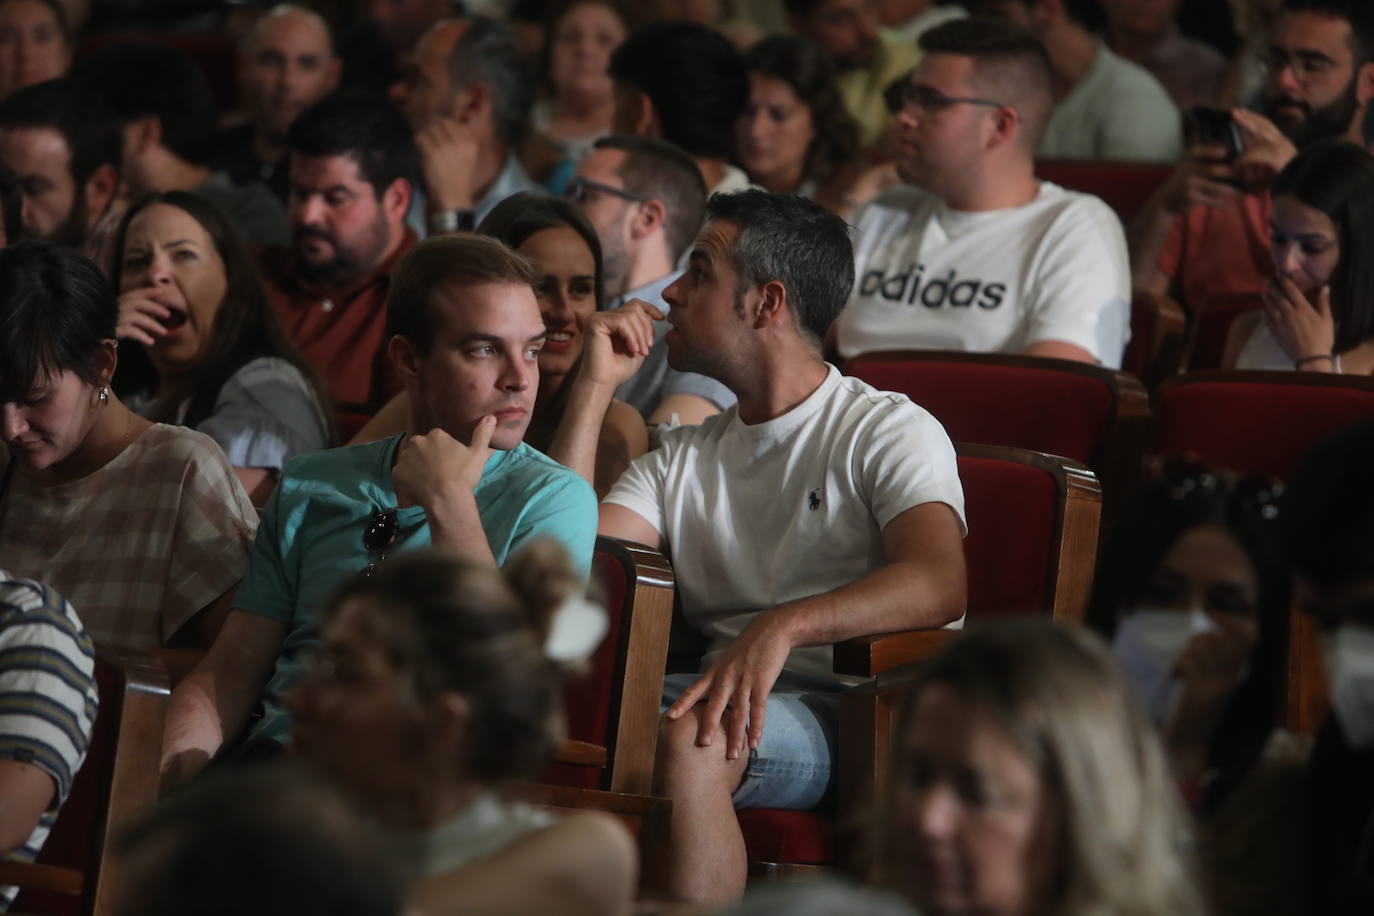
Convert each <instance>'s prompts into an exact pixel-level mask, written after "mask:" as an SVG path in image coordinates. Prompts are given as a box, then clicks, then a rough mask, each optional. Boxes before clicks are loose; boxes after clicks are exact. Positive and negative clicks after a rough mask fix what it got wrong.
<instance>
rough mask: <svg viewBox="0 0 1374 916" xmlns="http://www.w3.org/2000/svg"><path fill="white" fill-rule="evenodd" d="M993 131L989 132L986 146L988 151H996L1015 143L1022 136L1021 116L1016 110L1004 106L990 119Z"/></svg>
mask: <svg viewBox="0 0 1374 916" xmlns="http://www.w3.org/2000/svg"><path fill="white" fill-rule="evenodd" d="M990 124H991V125H992V126H991V130H990V131H989V132H988V138H987V143H986V146H987V148H988V149H995V148H996V147H999V146H1002V145H1004V144H1007V143H1015V142H1016V140H1017V138H1018V137H1020V136H1021V115H1020V114H1018V113H1017V111H1016V109H1015V108H1012V107H1010V106H1008V105H1004V106H1002V107H1001V108H999V109H997V111H996V112H995V113H994V114H993V116H992V118H991V119H990Z"/></svg>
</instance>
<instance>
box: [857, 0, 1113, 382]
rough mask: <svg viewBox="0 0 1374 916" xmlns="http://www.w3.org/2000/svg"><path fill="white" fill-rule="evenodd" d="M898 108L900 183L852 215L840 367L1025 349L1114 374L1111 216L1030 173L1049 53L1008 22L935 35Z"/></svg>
mask: <svg viewBox="0 0 1374 916" xmlns="http://www.w3.org/2000/svg"><path fill="white" fill-rule="evenodd" d="M920 46H921V49H922V50H923V51H924V52H925V56H924V57H922V59H921V62H920V64H918V65H917V67H916V69H915V70H914V71H912V73H911V76H910V77H909V78H907V79H906V80H905V81H903V82H901V83H898V84H895V85H894V90H893V92H892V93H891V98H890V105H891V107H892V109H893V111H894V112H895V113H896V116H897V136H898V139H899V141H900V147H899V150H898V154H897V171H898V174H899V175H900V176H901V178H902V180H903V181H904V182H905V183H906V184H905V186H902V187H897V188H893V189H891V190H889V191H886V192H884V193H883V194H880V195H879V196H878V197H876V198H874V199H873V201H872V202H870V203H869V204H868V205H867V206H865V207H864V208H863V209H861V210H860V211H859V212H858V213H857V214H856V215H855V220H854V221H855V224H856V226H857V228H858V239H857V243H856V245H855V266H856V269H857V270H856V276H855V286H854V292H853V294H852V296H851V297H850V300H849V304H848V305H847V306H846V307H845V310H844V312H843V313H842V314H841V315H840V318H839V321H838V322H837V333H838V344H839V348H840V352H841V353H842V354H843V355H844V356H854V355H856V354H858V353H863V352H865V351H869V350H892V349H941V350H965V351H968V352H984V353H986V352H1002V353H1025V354H1029V355H1032V356H1049V357H1057V358H1060V359H1072V360H1079V361H1081V362H1088V363H1100V364H1102V365H1105V366H1109V367H1112V368H1116V367H1119V366H1120V365H1121V355H1122V351H1123V349H1124V348H1125V345H1126V336H1127V329H1128V327H1129V315H1130V272H1129V268H1128V264H1127V259H1126V243H1125V239H1124V237H1123V235H1122V231H1121V224H1120V222H1119V221H1118V220H1117V218H1116V216H1115V214H1113V213H1112V211H1111V210H1110V209H1109V208H1108V207H1107V205H1106V204H1104V203H1102V201H1100V200H1098V199H1097V198H1095V197H1091V196H1088V195H1085V194H1076V193H1073V192H1070V191H1066V190H1064V189H1063V188H1060V187H1057V186H1055V185H1052V184H1050V183H1048V182H1042V181H1038V180H1037V179H1036V177H1035V169H1034V155H1035V149H1036V146H1037V145H1038V144H1039V142H1040V140H1041V138H1042V136H1043V134H1044V131H1045V126H1046V124H1047V123H1048V122H1049V118H1050V113H1051V110H1052V107H1053V101H1052V100H1053V95H1052V88H1051V76H1050V73H1051V71H1050V63H1049V59H1048V56H1047V55H1046V53H1045V49H1044V46H1043V45H1041V44H1040V42H1039V41H1038V40H1037V39H1036V38H1035V37H1034V36H1033V35H1032V34H1031V33H1030V32H1029V31H1027V30H1026V29H1025V28H1023V27H1022V26H1019V25H1016V24H1015V23H1011V22H1006V21H1002V20H989V19H961V20H956V21H953V22H949V23H946V24H944V25H942V26H939V27H937V28H935V29H932V30H931V31H929V32H927V33H926V34H925V35H924V36H922V38H921V42H920Z"/></svg>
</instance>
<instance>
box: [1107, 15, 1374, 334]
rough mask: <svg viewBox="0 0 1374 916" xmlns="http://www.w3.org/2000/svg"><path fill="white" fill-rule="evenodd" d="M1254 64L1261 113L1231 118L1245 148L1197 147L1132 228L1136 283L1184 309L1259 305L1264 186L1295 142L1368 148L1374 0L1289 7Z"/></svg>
mask: <svg viewBox="0 0 1374 916" xmlns="http://www.w3.org/2000/svg"><path fill="white" fill-rule="evenodd" d="M1261 63H1262V65H1263V68H1264V72H1265V82H1264V94H1263V114H1259V113H1256V112H1253V111H1245V110H1240V109H1237V110H1235V111H1233V112H1232V113H1231V116H1232V118H1233V119H1234V121H1235V123H1236V125H1237V127H1238V129H1239V133H1240V136H1241V140H1242V143H1243V146H1244V149H1243V150H1242V151H1241V152H1240V154H1239V155H1235V154H1234V152H1233V151H1230V150H1228V149H1226V147H1224V146H1221V145H1219V144H1217V143H1215V142H1211V143H1208V142H1199V143H1197V144H1196V145H1194V146H1193V147H1192V148H1191V149H1190V150H1189V151H1188V156H1187V158H1186V159H1185V160H1184V162H1183V163H1182V164H1181V165H1180V166H1179V167H1178V168H1177V169H1176V170H1175V171H1174V173H1173V174H1172V175H1171V176H1170V177H1169V179H1168V180H1167V181H1165V182H1164V184H1163V185H1162V186H1161V187H1160V188H1159V190H1158V191H1157V192H1156V193H1155V194H1154V196H1153V197H1152V198H1151V199H1150V201H1149V203H1148V204H1147V205H1146V206H1145V208H1144V209H1142V211H1141V212H1140V214H1139V215H1138V216H1137V217H1136V219H1135V220H1134V222H1133V224H1132V226H1131V233H1130V242H1131V266H1132V274H1133V278H1134V284H1135V286H1136V288H1137V289H1141V290H1144V291H1146V292H1150V293H1154V294H1156V295H1170V296H1174V297H1175V298H1177V299H1179V300H1180V301H1181V302H1182V303H1183V304H1184V306H1185V307H1186V308H1188V309H1189V310H1190V311H1197V310H1201V309H1205V308H1206V307H1207V305H1208V303H1210V302H1212V301H1214V300H1217V299H1225V298H1235V297H1241V296H1243V297H1254V298H1255V299H1256V300H1257V301H1258V297H1259V295H1260V294H1261V293H1262V292H1263V291H1264V288H1265V286H1266V284H1267V283H1268V281H1269V278H1270V277H1271V276H1272V275H1273V270H1274V268H1273V261H1272V258H1271V255H1270V252H1269V235H1270V225H1269V223H1270V216H1271V204H1270V198H1269V184H1270V183H1271V182H1272V180H1273V178H1274V176H1276V175H1277V174H1278V173H1279V172H1280V171H1281V170H1282V169H1283V167H1284V166H1285V165H1287V164H1288V161H1289V160H1290V159H1292V158H1293V157H1294V156H1295V155H1296V154H1297V150H1298V149H1299V148H1300V147H1305V146H1307V145H1309V144H1311V143H1314V142H1316V141H1319V140H1327V139H1336V138H1343V139H1346V140H1349V141H1351V142H1352V143H1362V142H1363V137H1362V134H1361V127H1362V124H1363V121H1364V116H1365V111H1366V109H1367V107H1368V103H1369V100H1370V98H1371V97H1374V3H1369V2H1367V0H1286V2H1285V3H1284V5H1283V10H1282V12H1281V14H1280V16H1279V19H1278V21H1277V23H1276V25H1275V27H1274V31H1273V34H1272V36H1271V38H1270V45H1269V48H1268V49H1267V50H1266V51H1265V53H1264V54H1263V55H1262V57H1261Z"/></svg>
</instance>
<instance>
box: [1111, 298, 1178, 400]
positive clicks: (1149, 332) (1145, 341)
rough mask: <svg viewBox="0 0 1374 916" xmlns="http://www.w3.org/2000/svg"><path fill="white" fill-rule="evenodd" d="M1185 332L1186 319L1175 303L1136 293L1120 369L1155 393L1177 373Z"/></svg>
mask: <svg viewBox="0 0 1374 916" xmlns="http://www.w3.org/2000/svg"><path fill="white" fill-rule="evenodd" d="M1187 331H1188V316H1187V315H1185V314H1184V312H1183V308H1182V307H1181V306H1180V305H1179V304H1178V303H1177V302H1175V301H1174V300H1172V299H1170V298H1169V297H1168V296H1155V295H1153V294H1151V293H1145V292H1141V291H1140V290H1136V291H1135V292H1134V293H1133V294H1132V295H1131V342H1130V343H1129V344H1127V345H1126V353H1125V354H1124V355H1123V356H1122V357H1121V368H1122V369H1123V370H1124V371H1126V372H1129V373H1130V374H1131V375H1134V376H1135V377H1136V378H1138V379H1140V380H1141V382H1143V383H1144V384H1145V387H1146V388H1150V389H1154V388H1155V387H1157V386H1158V385H1159V383H1160V382H1162V381H1163V380H1164V379H1166V378H1168V377H1169V376H1171V375H1174V374H1175V373H1177V372H1178V368H1179V363H1180V361H1181V360H1182V358H1183V349H1184V343H1185V342H1186V339H1187Z"/></svg>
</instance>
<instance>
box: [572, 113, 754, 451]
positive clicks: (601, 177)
mask: <svg viewBox="0 0 1374 916" xmlns="http://www.w3.org/2000/svg"><path fill="white" fill-rule="evenodd" d="M568 197H569V198H571V199H572V200H573V201H575V202H576V203H577V205H578V206H579V207H581V208H582V212H583V213H585V214H587V219H589V220H591V223H592V225H593V226H594V227H595V228H596V235H597V238H599V239H600V240H601V275H602V285H603V287H604V290H603V291H604V294H605V297H606V306H607V308H619V307H620V306H622V305H624V304H625V303H626V302H629V301H630V300H632V299H638V300H640V301H642V302H647V303H649V304H650V305H652V306H654V307H655V308H657V309H658V310H659V311H660V312H662V313H663V314H664V315H667V314H668V312H669V310H670V307H669V305H668V303H667V302H666V301H665V300H664V299H663V290H665V289H666V288H667V287H668V285H669V284H671V283H673V282H675V281H676V280H677V278H678V277H680V276H682V271H681V270H678V269H677V267H676V265H677V263H678V261H679V260H680V259H681V258H682V256H683V254H685V253H686V251H687V248H688V246H690V245H691V244H692V239H693V238H694V237H695V236H696V231H697V229H699V228H700V227H701V217H702V213H703V212H704V211H705V206H706V186H705V185H704V184H703V183H702V180H701V173H700V172H699V171H698V170H697V166H696V163H695V162H693V161H692V157H691V156H688V155H687V154H686V153H684V152H683V151H682V150H680V149H678V148H677V147H676V146H673V145H672V144H671V143H668V142H666V141H663V140H654V139H652V138H650V137H627V136H621V135H612V136H609V137H602V138H601V139H600V140H598V141H596V144H595V145H594V146H593V148H592V151H591V152H590V153H588V154H587V155H586V156H584V157H583V158H582V161H581V162H579V163H578V165H577V172H576V174H574V176H573V179H572V181H571V182H570V183H569V185H568ZM668 328H669V325H668V322H667V320H666V319H659V320H657V321H655V322H654V342H653V348H652V349H651V350H650V351H649V355H648V356H647V357H646V358H645V360H644V363H643V365H641V366H640V367H639V369H638V370H636V372H635V374H634V376H633V377H631V378H630V379H629V380H628V381H626V382H625V384H623V385H621V386H620V388H619V389H618V390H617V391H616V395H615V396H616V400H619V401H624V402H625V403H626V404H629V405H630V406H631V407H633V408H634V409H635V410H638V411H639V412H640V413H641V414H642V415H643V416H644V422H646V423H648V424H649V425H650V426H655V425H657V424H660V423H674V422H676V423H680V424H682V425H684V426H688V425H692V424H696V423H700V422H701V421H702V420H704V419H706V418H707V417H709V416H711V415H712V414H715V413H719V412H720V411H722V410H724V409H725V408H727V407H729V406H730V405H731V404H733V403H735V396H734V394H733V393H731V391H730V389H728V388H726V387H725V386H724V385H722V384H721V383H720V382H718V381H716V380H715V379H712V378H707V377H706V376H704V375H698V374H697V373H695V372H679V371H677V370H676V369H672V368H669V366H668V341H667V339H666V338H667V334H668ZM557 330H558V329H557V328H554V327H552V326H551V327H550V328H549V333H550V335H552V334H556V333H557Z"/></svg>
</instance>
